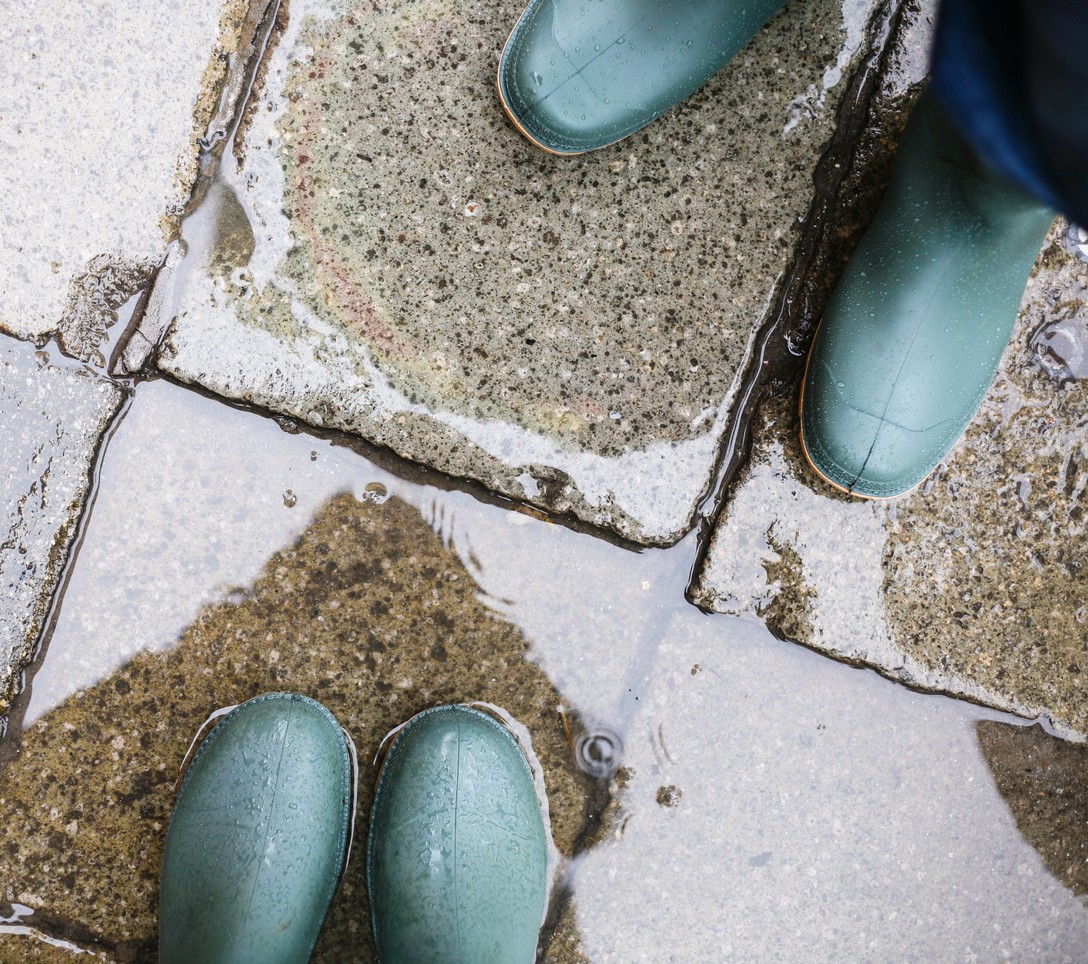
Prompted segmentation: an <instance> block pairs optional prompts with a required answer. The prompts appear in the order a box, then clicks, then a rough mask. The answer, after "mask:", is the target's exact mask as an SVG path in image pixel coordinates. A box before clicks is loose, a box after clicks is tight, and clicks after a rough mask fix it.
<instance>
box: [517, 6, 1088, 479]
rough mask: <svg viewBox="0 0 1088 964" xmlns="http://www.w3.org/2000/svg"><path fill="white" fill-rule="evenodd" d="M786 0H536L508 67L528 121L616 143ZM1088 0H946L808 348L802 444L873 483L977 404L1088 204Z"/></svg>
mask: <svg viewBox="0 0 1088 964" xmlns="http://www.w3.org/2000/svg"><path fill="white" fill-rule="evenodd" d="M780 6H782V4H781V3H780V2H766V3H752V2H749V0H744V2H742V0H674V2H655V3H652V4H649V3H647V2H645V0H602V2H599V3H595V4H586V3H583V2H581V0H532V2H531V3H530V4H529V6H528V7H527V9H526V10H525V12H524V14H523V15H522V17H521V19H520V20H519V21H518V23H517V25H516V26H515V28H514V30H513V32H512V33H511V35H510V39H509V41H508V42H507V45H506V49H505V50H504V51H503V56H502V59H501V62H500V66H499V75H498V85H499V95H500V98H501V100H502V102H503V105H504V107H505V108H506V110H507V112H508V113H509V114H510V116H511V118H512V119H513V120H514V122H515V124H516V125H517V126H518V128H519V129H520V130H521V131H522V132H523V133H525V134H526V136H528V137H529V138H530V139H531V140H532V141H534V142H535V143H537V144H538V145H540V146H541V147H544V148H545V149H547V150H551V151H554V152H556V153H578V152H580V151H584V150H589V149H592V148H594V147H600V146H603V145H605V144H609V143H611V142H613V141H615V140H617V139H619V138H621V137H624V136H626V135H627V134H630V133H632V132H633V131H635V130H637V129H638V128H640V127H641V126H643V125H645V124H646V123H649V122H650V121H651V120H653V119H654V118H655V117H657V116H658V115H660V114H661V113H662V112H663V111H664V110H666V109H667V108H668V107H669V106H671V104H673V103H675V102H676V101H678V100H679V99H682V98H683V97H685V96H687V95H688V94H690V93H692V92H693V91H694V90H695V89H697V88H698V87H699V86H701V85H702V84H703V83H704V82H705V81H706V80H707V79H708V78H709V76H710V75H711V74H712V73H714V71H716V70H717V69H719V68H720V67H722V66H724V65H725V63H726V62H727V61H728V59H729V58H730V57H731V56H732V55H733V53H735V51H736V50H737V49H738V47H739V46H740V45H741V44H743V43H744V42H745V41H746V40H747V39H748V38H749V37H750V36H751V35H752V34H753V33H754V32H755V30H757V29H758V27H759V26H760V25H761V24H762V23H763V22H764V21H765V20H766V19H767V18H769V17H770V16H771V15H772V14H773V13H774V12H775V11H776V10H777V9H778V8H779V7H780ZM1086 49H1088V4H1085V3H1083V2H1079V0H1034V2H1030V3H1029V0H991V2H987V3H983V0H944V3H943V5H942V7H941V15H940V19H939V27H938V32H937V42H936V48H935V52H934V61H933V80H932V84H931V89H930V90H929V91H928V92H927V93H926V94H925V95H923V98H922V100H921V101H920V103H919V106H918V108H917V110H916V111H915V113H914V115H913V116H912V118H911V121H910V123H909V124H908V129H907V132H906V134H905V136H904V143H903V148H902V151H901V155H900V158H899V161H898V163H897V167H896V172H895V174H894V176H893V179H892V183H891V186H890V188H889V191H888V194H887V196H886V198H885V200H884V202H883V204H882V206H881V208H880V211H879V212H878V214H877V215H876V218H875V219H874V221H873V224H872V225H871V227H870V229H869V230H868V232H867V233H866V235H865V237H864V238H863V239H862V241H861V243H860V245H859V247H858V249H857V251H856V253H855V254H854V256H853V258H852V260H851V262H850V264H849V265H848V267H847V270H846V272H845V273H844V275H843V277H842V279H841V280H840V282H839V285H838V287H837V289H836V291H835V293H834V295H833V296H832V298H831V301H830V303H829V305H828V308H827V311H826V312H825V315H824V318H823V320H822V322H821V325H820V329H819V332H818V334H817V337H816V339H815V342H814V345H813V349H812V353H811V355H810V358H809V364H808V369H807V372H806V378H805V385H804V389H803V394H802V441H803V444H804V447H805V451H806V454H807V456H808V458H809V460H810V462H811V463H812V465H813V467H814V468H815V469H816V471H817V472H818V473H819V474H820V475H821V476H823V477H824V478H825V479H826V480H828V481H829V482H831V483H832V484H833V485H835V486H836V487H838V488H841V489H844V490H846V491H848V492H851V493H853V494H856V495H860V496H866V497H887V496H893V495H897V494H899V493H901V492H904V491H906V490H907V489H909V488H911V487H912V486H914V485H915V484H917V483H918V482H920V481H921V480H922V479H923V478H925V476H926V475H928V474H929V473H930V472H931V471H932V470H933V468H935V467H936V465H937V464H938V463H939V462H940V460H941V459H942V458H943V457H944V456H945V454H946V453H947V451H948V449H949V448H950V447H951V446H952V444H953V443H954V442H955V440H956V439H957V438H958V436H959V435H960V434H961V433H962V431H963V429H964V428H965V427H966V425H967V423H968V422H969V421H970V420H971V418H972V417H973V415H974V413H975V411H976V410H977V408H978V406H979V404H980V403H981V401H982V398H983V396H984V395H985V393H986V390H987V388H988V387H989V385H990V382H991V381H992V380H993V377H994V373H995V372H996V369H997V364H998V361H999V359H1000V356H1001V351H1002V349H1003V348H1004V346H1005V344H1006V343H1007V342H1008V338H1009V334H1010V332H1011V329H1012V325H1013V322H1014V321H1015V317H1016V310H1017V307H1018V305H1019V301H1020V298H1021V296H1022V293H1023V289H1024V285H1025V283H1026V281H1027V276H1028V273H1029V272H1030V269H1031V265H1032V263H1033V262H1034V259H1035V256H1036V255H1037V253H1038V250H1039V247H1040V245H1041V244H1042V242H1043V240H1044V238H1045V237H1046V233H1047V231H1048V229H1049V227H1050V225H1051V223H1052V222H1053V219H1054V216H1055V212H1056V211H1058V210H1060V211H1063V212H1064V213H1066V214H1067V215H1069V216H1070V217H1072V218H1074V219H1080V220H1081V221H1082V222H1085V221H1088V178H1086V177H1085V175H1084V172H1085V171H1086V170H1088V110H1086V109H1085V107H1084V104H1085V101H1086V100H1088V98H1086V95H1088V65H1086V60H1085V57H1084V51H1085V50H1086Z"/></svg>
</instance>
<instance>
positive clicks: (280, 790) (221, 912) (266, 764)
mask: <svg viewBox="0 0 1088 964" xmlns="http://www.w3.org/2000/svg"><path fill="white" fill-rule="evenodd" d="M223 713H226V715H225V717H224V718H223V719H222V720H220V722H219V723H218V724H217V725H216V726H215V728H214V729H213V730H212V731H211V733H209V734H208V736H207V737H206V738H205V739H204V741H203V742H202V743H201V746H200V749H199V750H198V751H197V753H196V755H195V756H194V757H193V761H192V763H191V764H190V765H189V768H188V770H187V771H186V774H185V779H184V782H183V783H182V787H181V790H180V791H179V793H178V799H177V803H176V804H175V807H174V813H173V815H172V817H171V819H170V827H169V830H168V832H167V839H166V848H165V854H164V857H163V868H162V880H161V893H160V911H159V920H160V923H159V956H160V960H162V961H164V962H171V961H177V962H182V961H185V962H187V961H193V960H196V961H222V962H231V964H239V962H248V961H252V962H254V964H257V962H259V964H287V962H305V961H307V960H308V959H309V957H310V954H311V952H312V951H313V948H314V944H315V942H316V940H317V937H318V934H319V932H320V930H321V925H322V922H323V921H324V918H325V913H326V911H327V910H328V907H329V903H330V901H331V900H332V896H333V892H334V890H335V889H336V884H337V881H338V880H339V877H340V874H341V872H342V870H343V868H344V867H345V865H346V863H347V858H348V852H349V851H350V840H351V834H352V825H353V822H354V804H353V790H352V779H351V777H352V757H353V755H354V754H353V751H352V753H350V754H349V750H348V747H349V746H350V742H349V741H347V739H346V735H345V733H344V732H343V731H342V730H341V728H340V726H339V724H338V723H337V722H336V720H335V719H334V717H333V716H332V714H331V713H330V712H329V711H328V710H327V709H326V708H325V707H323V706H322V705H321V704H319V703H316V702H314V701H313V700H311V699H308V698H307V697H305V696H300V695H298V694H293V693H269V694H266V695H264V696H259V697H257V698H256V699H252V700H249V701H248V702H246V703H243V704H241V705H240V706H236V707H231V708H228V710H227V711H220V712H219V713H217V714H215V716H220V715H223ZM547 862H548V853H547V834H546V830H545V827H544V822H543V816H542V813H541V808H540V802H539V800H538V798H537V791H536V785H535V782H534V778H533V775H532V772H531V770H530V768H529V765H528V763H527V762H526V759H525V757H524V755H523V754H522V751H521V749H520V747H519V745H518V743H517V741H516V740H515V738H514V737H513V736H512V735H511V733H510V732H509V731H508V730H507V729H506V728H505V727H504V726H503V725H502V724H501V723H499V722H498V721H496V720H495V719H494V718H492V717H491V716H489V715H487V714H485V713H483V712H481V711H479V710H476V709H473V708H471V707H467V706H441V707H436V708H434V709H430V710H425V711H424V712H423V713H420V714H418V715H417V716H414V717H413V718H412V719H411V720H409V721H408V722H407V723H406V724H405V725H404V726H403V727H401V728H400V729H399V730H398V731H396V736H395V739H394V741H393V744H392V746H391V747H390V749H389V752H388V754H387V755H386V758H385V762H384V763H383V765H382V768H381V773H380V775H379V778H378V784H377V788H376V790H375V799H374V806H373V810H372V813H371V822H370V832H369V839H368V843H367V884H368V890H369V893H370V904H371V919H372V922H373V926H374V939H375V943H376V945H377V948H378V956H379V959H380V960H381V961H382V962H383V964H397V962H408V961H418V960H422V959H428V960H429V959H433V958H434V957H435V954H436V951H437V952H438V953H439V955H440V956H441V958H442V959H443V960H448V961H451V962H463V964H470V962H479V961H486V960H496V961H498V960H502V961H532V960H533V959H534V957H535V951H536V942H537V933H538V931H539V929H540V924H541V922H542V920H543V916H544V907H545V900H546V894H547Z"/></svg>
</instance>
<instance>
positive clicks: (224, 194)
mask: <svg viewBox="0 0 1088 964" xmlns="http://www.w3.org/2000/svg"><path fill="white" fill-rule="evenodd" d="M874 6H875V4H874V3H872V2H857V3H849V4H846V5H843V4H840V3H837V2H830V0H799V2H795V3H792V4H790V6H789V7H788V8H787V9H786V10H785V11H784V12H783V13H781V14H780V15H779V16H778V17H776V18H775V19H774V20H773V21H772V22H771V24H770V25H769V26H768V27H767V28H766V29H765V30H764V31H762V32H761V33H760V35H759V36H758V37H757V39H756V40H755V41H754V42H753V44H752V45H751V46H750V47H748V48H746V49H745V51H743V52H742V53H741V54H740V55H739V56H738V58H737V59H736V61H735V62H734V63H733V64H732V65H731V66H730V67H729V68H728V69H727V70H725V71H724V72H723V73H722V74H720V75H719V76H718V77H716V78H715V79H714V80H713V81H712V82H711V83H710V84H708V85H707V87H706V88H705V89H704V90H703V91H701V92H700V93H699V94H698V95H696V96H695V97H693V98H692V99H690V100H689V101H688V102H686V103H685V104H683V105H682V106H680V107H679V108H677V109H675V110H673V111H671V112H670V113H669V114H668V115H667V116H666V117H664V118H663V119H661V120H659V121H658V122H656V123H655V124H654V125H652V126H651V127H650V128H648V129H647V130H646V132H644V133H643V134H639V135H636V136H635V137H634V138H632V139H631V140H630V141H628V142H624V143H620V144H618V145H615V146H613V147H611V148H609V149H607V150H603V151H600V152H595V153H593V154H590V155H586V156H583V157H577V158H567V159H561V158H555V157H552V156H549V155H545V154H543V153H542V152H539V151H538V150H536V149H535V148H533V147H532V146H531V145H529V144H528V143H527V142H525V141H524V140H523V139H522V138H521V137H520V136H519V135H518V134H517V132H516V131H515V130H514V128H513V127H512V125H510V124H509V123H508V122H507V121H506V119H505V118H504V116H503V114H502V110H501V107H500V105H499V103H498V99H497V96H496V94H495V90H494V73H495V69H496V65H497V58H498V54H499V52H500V50H501V48H502V44H503V42H504V40H505V36H506V32H507V31H508V29H509V27H510V25H511V24H513V22H514V20H515V18H516V16H517V14H518V13H519V12H520V5H518V4H514V3H503V4H500V5H499V6H497V7H496V6H495V5H493V4H489V3H483V2H482V0H477V2H470V3H467V4H460V5H458V6H457V8H456V10H455V9H454V8H453V7H451V6H450V5H449V4H447V3H445V2H439V0H428V2H423V3H412V4H408V3H394V4H389V5H385V6H383V7H381V8H380V9H379V8H375V7H374V6H373V5H372V4H360V3H348V4H346V5H343V6H340V7H336V8H335V12H334V8H333V7H332V6H331V5H329V4H324V3H319V2H304V0H297V2H293V3H291V4H290V5H289V7H288V8H287V11H286V16H285V20H286V23H285V25H284V28H283V31H282V32H281V33H280V34H279V35H278V36H277V37H276V38H275V41H274V43H275V46H274V50H273V52H272V53H271V55H270V57H269V59H268V61H267V64H266V67H265V70H264V73H263V75H262V83H261V86H260V94H259V99H258V100H257V102H256V104H255V107H254V108H253V109H251V110H250V111H249V112H248V113H247V115H246V120H245V124H244V125H243V128H242V131H241V133H240V135H239V139H238V141H237V142H236V143H234V144H233V145H232V148H231V150H230V151H228V153H227V154H226V155H225V158H224V161H223V165H222V168H221V170H220V173H219V179H218V180H217V181H216V183H215V184H214V185H213V186H212V188H211V189H210V190H209V192H208V196H207V199H206V201H205V204H204V206H203V208H202V209H201V210H199V211H197V212H196V213H195V214H194V215H193V216H192V217H191V218H190V219H189V221H188V222H187V224H186V225H185V237H186V241H187V243H188V245H189V251H190V254H189V256H188V257H187V258H185V259H183V261H182V263H181V265H180V266H179V267H178V268H177V270H176V271H173V270H171V271H168V272H164V274H163V276H161V277H160V280H159V289H160V290H159V291H158V293H157V299H156V300H155V302H154V309H155V310H153V311H151V312H149V316H148V318H147V321H146V324H145V337H146V340H147V343H148V344H151V343H156V342H157V341H158V336H159V333H160V331H161V329H162V328H164V327H165V328H168V331H167V337H166V340H165V343H164V344H163V346H162V349H161V351H159V352H158V354H157V356H156V358H155V364H157V365H158V366H159V367H160V368H162V369H164V370H166V371H169V372H171V373H172V374H174V375H176V376H178V377H180V378H182V379H184V380H187V381H194V382H199V383H200V384H202V385H204V386H205V387H207V388H209V389H211V390H213V391H215V392H217V393H220V394H222V395H226V396H229V397H233V398H239V399H244V400H246V401H251V402H256V403H258V404H260V405H262V406H266V407H268V408H270V409H272V410H274V411H280V412H286V413H288V414H291V415H292V416H295V417H298V418H300V419H302V420H304V421H307V422H309V423H311V424H314V425H318V426H334V427H339V428H343V429H346V430H349V431H351V432H356V433H359V434H360V435H362V436H364V437H365V438H367V439H369V440H371V441H374V442H378V443H380V444H382V445H386V446H389V447H390V448H392V449H394V450H395V451H397V452H398V453H400V454H402V455H405V456H407V457H408V458H410V459H412V460H415V461H418V462H421V463H424V464H427V465H431V466H435V467H437V468H439V469H441V470H442V471H445V472H448V473H450V474H452V475H455V476H461V477H470V478H474V479H477V480H479V481H481V482H483V483H484V484H485V485H487V486H489V487H490V488H492V489H494V490H496V491H499V492H502V493H504V494H507V495H510V496H512V497H515V498H518V499H523V500H525V501H528V502H531V503H535V504H537V505H541V506H543V507H546V508H549V509H551V510H554V511H557V512H572V513H574V514H575V515H577V516H579V517H580V518H582V519H584V520H587V521H589V522H592V523H594V524H597V525H600V526H603V527H606V528H609V529H612V530H614V531H615V532H618V533H620V534H621V535H623V536H625V537H627V538H629V539H632V540H636V541H640V542H645V543H669V542H672V541H675V540H676V539H677V538H679V536H680V535H681V534H682V533H683V532H684V531H685V530H686V528H687V527H688V526H689V525H690V522H691V519H692V516H693V512H694V509H695V505H696V503H697V502H698V500H699V498H700V496H701V494H702V493H703V492H704V490H705V488H706V487H707V486H708V484H709V482H710V476H711V472H712V469H713V464H714V460H715V457H716V453H717V451H718V448H719V444H720V440H721V438H722V436H723V433H724V432H725V431H726V429H727V422H728V405H729V402H730V401H731V398H732V393H733V392H734V391H735V389H736V386H737V383H738V378H739V376H740V374H741V372H742V370H743V367H744V364H745V361H746V353H747V350H748V346H749V342H750V339H751V335H752V332H753V331H754V330H755V329H756V328H757V327H758V326H759V325H760V323H761V322H762V321H763V319H764V315H765V313H766V312H767V310H768V308H769V305H770V303H771V301H772V295H773V293H774V291H775V288H776V285H777V283H778V280H779V278H780V276H781V274H782V272H783V270H784V269H785V267H786V265H787V263H788V260H789V257H790V253H791V250H792V245H793V243H794V241H795V239H796V236H797V232H798V226H799V221H800V220H801V219H802V218H803V217H804V215H805V213H806V212H807V210H808V207H809V204H810V200H811V192H812V180H811V179H812V172H813V169H814V167H815V164H816V162H817V160H818V158H819V155H820V151H821V149H822V146H823V145H824V144H825V143H826V141H827V139H828V137H829V136H830V132H831V129H832V126H833V119H834V118H833V113H834V108H835V106H836V104H837V100H838V97H839V96H840V95H841V93H842V90H843V88H844V86H845V80H844V78H845V77H846V76H848V75H849V73H850V71H851V69H852V68H853V66H854V65H855V64H856V62H857V59H858V55H859V52H862V51H864V50H865V49H866V45H867V43H868V39H867V36H866V28H867V21H868V19H869V17H870V16H871V15H872V10H873V8H874ZM209 248H210V251H209V250H208V249H209Z"/></svg>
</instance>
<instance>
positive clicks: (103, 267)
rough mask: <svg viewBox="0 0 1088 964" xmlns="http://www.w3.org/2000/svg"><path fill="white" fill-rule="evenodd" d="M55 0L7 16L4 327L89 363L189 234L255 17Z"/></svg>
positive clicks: (1, 83)
mask: <svg viewBox="0 0 1088 964" xmlns="http://www.w3.org/2000/svg"><path fill="white" fill-rule="evenodd" d="M245 6H246V5H245V4H244V3H242V2H241V0H199V2H196V3H189V4H185V5H184V6H176V5H172V4H162V3H158V2H156V0H136V2H130V3H125V4H116V3H93V2H79V3H69V2H66V0H44V2H39V3H32V4H16V5H13V6H11V7H10V8H9V9H8V10H6V11H5V16H4V18H3V23H2V24H0V49H3V51H4V57H3V61H2V63H0V90H2V91H3V93H2V94H0V151H2V153H3V156H4V169H3V173H2V174H0V192H2V194H3V196H4V198H5V202H4V204H5V209H4V216H3V218H0V264H2V265H4V302H3V305H2V307H0V330H2V331H6V332H8V333H9V334H13V335H17V336H18V337H20V338H26V339H33V340H35V341H37V342H38V343H42V342H44V340H45V339H46V338H48V337H49V336H50V335H51V334H54V333H58V332H59V333H60V335H61V340H62V343H64V344H65V345H66V350H68V351H69V352H70V353H71V354H73V355H75V356H76V357H80V358H83V359H85V360H86V359H90V358H92V357H93V356H94V354H95V352H96V351H97V350H98V346H99V344H100V343H101V342H102V341H103V340H104V337H105V330H106V328H107V327H109V326H110V325H111V324H113V323H115V322H116V319H117V315H116V312H117V309H118V308H119V307H120V306H121V305H122V304H124V302H126V301H127V300H128V299H129V298H130V297H131V296H132V295H133V294H135V293H136V292H137V291H138V290H139V289H141V288H143V287H145V286H146V284H147V282H148V279H149V277H150V275H151V272H152V271H153V269H154V267H155V265H157V264H158V263H159V262H160V261H161V260H162V258H163V256H164V254H165V252H166V246H167V242H168V240H169V239H170V238H171V237H172V236H173V235H174V234H175V233H176V231H177V224H178V220H179V217H180V214H181V212H182V210H183V209H184V207H185V204H186V202H187V200H188V198H189V192H190V190H191V187H192V183H193V179H194V177H195V175H196V160H197V153H198V144H197V140H198V138H199V137H201V136H202V135H203V134H204V129H205V127H206V126H207V123H208V121H209V120H210V118H211V117H212V115H213V113H214V111H215V109H216V102H217V98H218V88H219V85H220V83H221V80H222V78H223V75H224V73H225V71H226V68H227V62H228V58H229V55H230V54H231V53H232V52H233V50H234V49H235V46H236V43H237V35H238V32H239V30H240V25H241V21H242V20H243V19H244V16H245Z"/></svg>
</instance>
